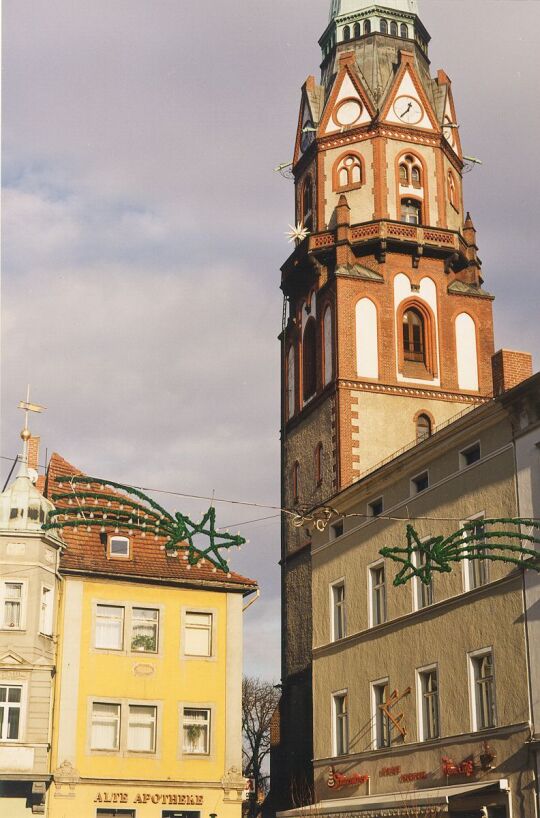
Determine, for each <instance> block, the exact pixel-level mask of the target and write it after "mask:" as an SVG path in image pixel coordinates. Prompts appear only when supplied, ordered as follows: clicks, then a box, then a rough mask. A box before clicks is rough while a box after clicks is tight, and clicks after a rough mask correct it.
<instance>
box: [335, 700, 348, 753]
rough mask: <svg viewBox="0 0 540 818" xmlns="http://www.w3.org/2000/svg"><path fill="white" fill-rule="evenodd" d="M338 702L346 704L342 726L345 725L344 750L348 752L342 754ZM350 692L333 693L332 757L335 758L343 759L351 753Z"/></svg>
mask: <svg viewBox="0 0 540 818" xmlns="http://www.w3.org/2000/svg"><path fill="white" fill-rule="evenodd" d="M338 701H344V702H345V710H344V711H343V712H344V714H345V717H344V719H342V720H341V722H340V723H341V724H344V725H345V728H344V729H345V736H344V745H343V747H344V749H345V750H346V752H344V753H340V752H339V746H338ZM349 736H350V732H349V691H348V690H347V689H345V690H336V691H334V692H333V693H332V757H333V758H342V757H343V756H346V755H349V752H350V745H349Z"/></svg>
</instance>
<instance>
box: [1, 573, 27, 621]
mask: <svg viewBox="0 0 540 818" xmlns="http://www.w3.org/2000/svg"><path fill="white" fill-rule="evenodd" d="M2 588H3V592H4V604H3V609H4V611H3V622H2V627H3V628H14V629H21V628H22V627H23V583H22V582H4V583H3V584H2Z"/></svg>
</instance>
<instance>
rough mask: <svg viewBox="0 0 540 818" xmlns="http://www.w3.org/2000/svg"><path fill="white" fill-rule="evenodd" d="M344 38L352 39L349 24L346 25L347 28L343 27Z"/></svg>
mask: <svg viewBox="0 0 540 818" xmlns="http://www.w3.org/2000/svg"><path fill="white" fill-rule="evenodd" d="M343 39H344V40H345V42H347V41H348V40H350V39H351V29H350V28H349V26H345V28H344V29H343Z"/></svg>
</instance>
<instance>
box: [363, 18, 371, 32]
mask: <svg viewBox="0 0 540 818" xmlns="http://www.w3.org/2000/svg"><path fill="white" fill-rule="evenodd" d="M367 34H371V20H364V35H367Z"/></svg>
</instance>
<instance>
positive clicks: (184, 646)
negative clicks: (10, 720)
mask: <svg viewBox="0 0 540 818" xmlns="http://www.w3.org/2000/svg"><path fill="white" fill-rule="evenodd" d="M64 537H65V539H66V542H67V547H66V556H65V559H64V562H63V565H62V568H61V573H62V577H63V582H62V592H61V599H60V608H59V629H58V631H59V644H58V663H57V668H58V671H57V681H56V692H55V702H56V704H55V708H54V716H53V747H52V770H53V780H52V783H51V787H50V790H49V797H48V810H47V814H48V815H49V816H51V817H52V818H112V816H115V818H116V816H123V817H124V818H179V816H181V818H209V816H214V815H217V816H218V817H219V818H240V815H241V805H242V800H243V795H244V787H245V780H244V778H243V777H242V746H241V732H242V723H241V718H242V716H241V694H242V610H243V604H244V603H243V599H244V596H245V595H246V594H250V593H252V592H253V591H254V590H255V588H256V586H255V583H254V582H252V581H251V580H247V579H245V578H243V577H239V576H238V575H235V574H233V575H232V576H227V575H226V574H224V573H222V572H220V571H218V572H212V571H211V569H210V567H209V566H208V565H206V566H204V567H202V566H201V567H195V568H194V569H193V570H187V568H186V563H185V562H182V560H181V558H179V557H178V556H169V555H168V554H167V553H166V552H165V551H164V549H163V548H160V547H159V544H157V543H155V542H154V538H153V537H151V538H149V541H147V540H146V539H142V538H141V537H140V536H138V537H127V536H114V535H111V534H104V533H98V532H97V531H95V530H94V531H92V532H91V533H84V534H80V533H74V532H73V531H65V532H64ZM143 568H144V570H145V574H144V575H143V574H142V573H141V572H142V571H143Z"/></svg>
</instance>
